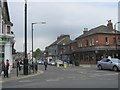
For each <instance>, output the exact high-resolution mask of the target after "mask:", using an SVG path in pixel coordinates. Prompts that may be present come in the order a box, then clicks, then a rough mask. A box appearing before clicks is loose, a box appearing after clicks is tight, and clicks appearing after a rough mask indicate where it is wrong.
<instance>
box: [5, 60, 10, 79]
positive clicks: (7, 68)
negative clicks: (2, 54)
mask: <svg viewBox="0 0 120 90" xmlns="http://www.w3.org/2000/svg"><path fill="white" fill-rule="evenodd" d="M9 66H10V63H9V60H8V59H7V60H6V65H5V76H6V77H7V78H8V70H9Z"/></svg>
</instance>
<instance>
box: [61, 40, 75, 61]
mask: <svg viewBox="0 0 120 90" xmlns="http://www.w3.org/2000/svg"><path fill="white" fill-rule="evenodd" d="M76 50H77V42H76V40H72V41H70V42H69V43H67V44H66V45H63V46H62V48H61V49H60V55H61V57H62V60H74V53H73V52H74V51H76Z"/></svg>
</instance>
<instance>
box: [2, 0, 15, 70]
mask: <svg viewBox="0 0 120 90" xmlns="http://www.w3.org/2000/svg"><path fill="white" fill-rule="evenodd" d="M12 26H13V24H12V23H11V22H10V16H9V10H8V3H7V0H0V61H1V60H4V61H5V63H6V59H8V60H9V62H10V70H11V69H12V64H13V62H12V61H13V57H12V47H13V45H14V43H15V40H14V38H15V35H14V34H13V32H12V31H11V27H12Z"/></svg>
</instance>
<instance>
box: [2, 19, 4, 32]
mask: <svg viewBox="0 0 120 90" xmlns="http://www.w3.org/2000/svg"><path fill="white" fill-rule="evenodd" d="M3 27H4V24H3V21H2V33H4V31H3V30H4V28H3Z"/></svg>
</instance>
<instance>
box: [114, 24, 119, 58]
mask: <svg viewBox="0 0 120 90" xmlns="http://www.w3.org/2000/svg"><path fill="white" fill-rule="evenodd" d="M119 23H120V22H116V23H115V25H114V30H115V42H116V56H118V54H117V30H116V25H117V24H119Z"/></svg>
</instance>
